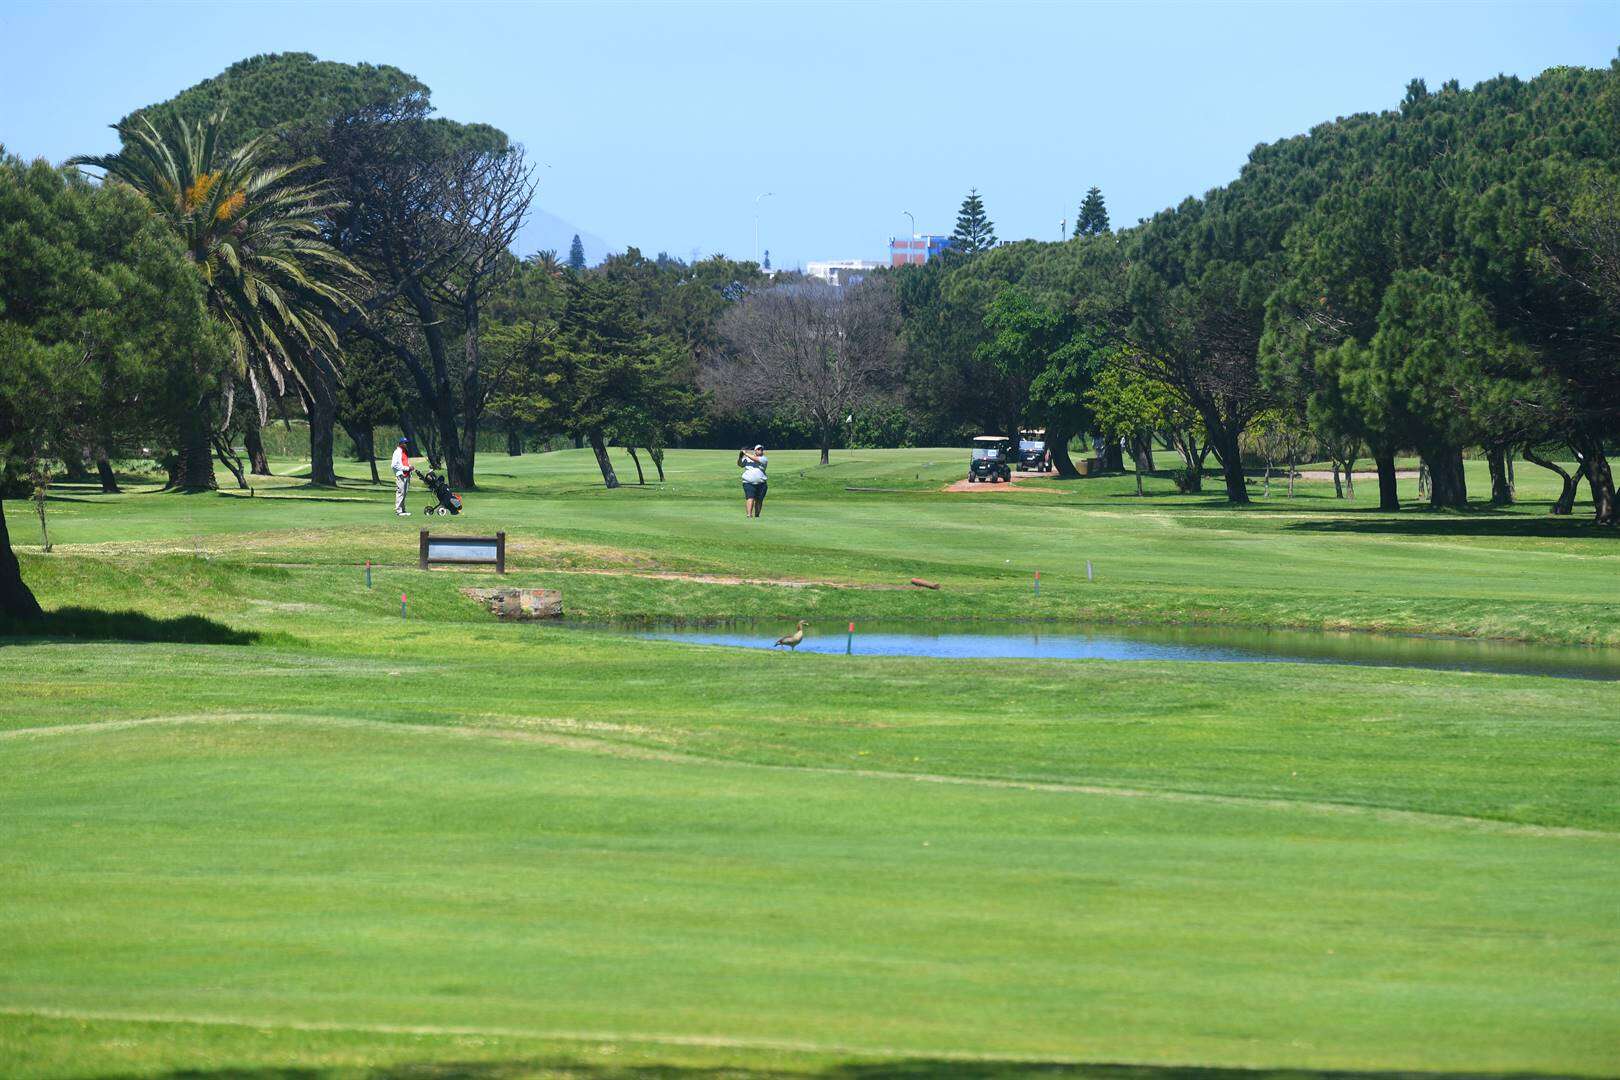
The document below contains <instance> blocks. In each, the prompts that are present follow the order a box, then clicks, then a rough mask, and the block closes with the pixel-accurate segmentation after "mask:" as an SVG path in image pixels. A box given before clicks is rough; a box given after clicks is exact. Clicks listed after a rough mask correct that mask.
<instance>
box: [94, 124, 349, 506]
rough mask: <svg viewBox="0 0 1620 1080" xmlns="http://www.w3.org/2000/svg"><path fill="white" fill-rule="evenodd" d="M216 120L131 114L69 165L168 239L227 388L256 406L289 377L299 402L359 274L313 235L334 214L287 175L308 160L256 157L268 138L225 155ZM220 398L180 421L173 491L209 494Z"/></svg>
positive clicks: (320, 374) (311, 188)
mask: <svg viewBox="0 0 1620 1080" xmlns="http://www.w3.org/2000/svg"><path fill="white" fill-rule="evenodd" d="M223 123H224V114H223V113H220V114H216V115H214V116H211V117H209V118H208V119H207V120H203V121H198V122H197V123H196V124H194V125H191V126H187V125H186V124H185V123H183V122H182V121H180V120H178V119H175V120H174V121H172V123H171V124H170V125H169V130H168V131H167V132H160V131H159V130H158V129H157V128H156V127H154V126H153V125H152V123H151V122H150V121H148V120H147V119H146V118H145V117H144V116H139V117H136V118H135V120H134V121H133V122H132V123H130V124H127V125H125V126H124V127H122V128H120V129H119V134H120V135H122V136H123V140H124V148H123V149H122V150H121V151H119V152H118V153H116V154H105V155H99V156H84V157H76V158H73V159H71V161H70V164H74V165H87V166H92V167H94V168H99V169H103V170H105V171H106V174H107V177H108V178H109V179H111V180H114V181H117V182H121V183H125V184H128V185H129V186H130V187H132V188H134V189H135V190H136V191H137V192H139V193H140V194H141V195H142V196H143V197H144V198H145V199H146V201H147V202H148V203H149V204H150V205H151V207H152V209H153V211H154V212H155V213H157V214H158V215H159V216H160V217H162V218H163V219H164V220H165V221H167V222H168V223H169V225H170V226H171V227H172V228H173V229H174V231H175V233H176V234H177V235H179V237H180V239H181V240H182V241H183V242H184V244H185V246H186V250H187V251H188V252H189V253H190V255H191V258H192V261H193V262H195V263H196V265H197V270H198V272H199V273H200V274H202V277H203V281H204V282H205V283H206V285H207V288H208V301H209V307H210V309H211V310H212V312H213V314H214V315H215V317H216V318H218V319H219V320H220V322H221V323H223V324H224V325H225V326H226V327H227V328H228V329H229V331H230V336H231V341H232V345H233V347H232V353H233V355H232V356H231V358H230V360H231V363H230V364H229V365H228V366H227V367H226V370H225V373H224V374H225V376H226V380H227V383H228V382H229V380H231V379H233V378H241V377H244V376H245V377H246V378H247V379H248V381H249V382H250V384H251V385H252V388H253V396H254V399H255V401H257V402H259V403H261V408H262V403H263V402H264V400H265V396H264V382H265V380H268V381H269V382H270V383H273V384H274V385H275V387H276V390H277V393H284V392H285V391H286V389H287V383H288V381H289V380H290V381H292V382H294V383H295V384H296V385H297V386H298V388H299V389H300V390H301V391H302V392H304V393H305V394H306V397H307V395H308V390H309V383H310V382H311V381H313V380H316V379H321V378H328V377H330V369H331V365H332V362H333V358H334V357H335V356H336V354H337V351H338V337H337V332H336V331H335V330H334V329H333V327H332V324H331V322H330V314H331V313H332V312H335V311H342V310H345V309H348V308H352V307H354V301H353V300H352V299H351V297H350V295H349V290H350V289H351V288H352V287H353V286H355V285H357V284H359V283H360V282H361V281H362V280H363V279H364V274H363V273H362V271H360V270H359V269H358V268H357V267H356V266H355V265H354V264H353V263H351V262H350V261H349V260H348V259H346V258H344V257H343V255H342V254H340V253H339V252H338V251H337V250H336V249H335V248H333V247H332V246H331V245H329V244H327V243H326V242H325V240H324V239H323V238H322V235H321V228H320V222H321V219H322V217H323V216H324V215H327V214H329V213H331V212H332V211H333V210H334V209H336V208H337V206H338V204H337V203H335V202H334V201H332V200H331V199H330V198H329V196H328V193H327V189H326V188H325V186H323V185H320V184H303V183H298V182H297V181H296V179H295V176H296V174H297V173H298V172H299V171H300V170H302V169H304V168H307V167H308V166H309V165H311V164H312V163H313V162H310V161H302V162H297V163H294V164H275V163H270V162H268V161H266V158H267V155H268V151H269V149H270V143H269V136H268V135H261V136H260V137H258V138H256V139H253V140H251V141H250V142H248V143H245V144H244V145H242V146H240V147H238V148H236V149H235V150H231V151H228V152H227V151H225V150H223V149H222V148H221V144H220V129H221V127H222V125H223ZM227 389H228V386H227ZM229 397H230V395H229V394H228V393H217V392H211V393H210V394H208V395H207V397H206V399H205V400H204V401H201V402H199V408H198V409H196V410H194V415H193V416H191V417H189V418H188V423H186V424H184V425H183V427H182V433H181V442H182V446H181V448H180V467H179V470H178V476H177V481H178V483H179V486H181V487H213V486H214V484H213V476H214V470H213V462H212V459H211V457H210V456H209V439H210V436H211V435H212V433H213V430H212V429H213V416H212V414H213V412H214V408H213V406H214V404H215V403H216V402H218V401H225V400H229Z"/></svg>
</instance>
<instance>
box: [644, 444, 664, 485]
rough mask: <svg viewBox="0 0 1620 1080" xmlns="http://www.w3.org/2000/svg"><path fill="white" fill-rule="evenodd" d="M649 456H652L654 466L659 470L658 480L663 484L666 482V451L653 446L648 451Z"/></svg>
mask: <svg viewBox="0 0 1620 1080" xmlns="http://www.w3.org/2000/svg"><path fill="white" fill-rule="evenodd" d="M647 456H648V457H650V458H652V463H653V468H655V469H657V470H658V482H659V483H660V484H662V483H663V482H664V451H663V450H662V449H661V448H659V447H656V446H655V447H651V448H649V449H648V451H647Z"/></svg>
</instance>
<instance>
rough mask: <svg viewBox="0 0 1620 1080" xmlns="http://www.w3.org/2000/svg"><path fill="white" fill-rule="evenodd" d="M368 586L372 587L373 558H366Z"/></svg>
mask: <svg viewBox="0 0 1620 1080" xmlns="http://www.w3.org/2000/svg"><path fill="white" fill-rule="evenodd" d="M366 588H368V589H369V588H371V560H370V559H367V560H366Z"/></svg>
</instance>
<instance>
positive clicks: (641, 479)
mask: <svg viewBox="0 0 1620 1080" xmlns="http://www.w3.org/2000/svg"><path fill="white" fill-rule="evenodd" d="M625 449H626V450H628V451H630V460H631V461H633V462H635V463H636V484H637V486H639V487H646V486H647V477H646V474H644V473H643V472H642V471H641V458H640V457H638V456H637V455H636V448H635V447H633V446H627V447H625Z"/></svg>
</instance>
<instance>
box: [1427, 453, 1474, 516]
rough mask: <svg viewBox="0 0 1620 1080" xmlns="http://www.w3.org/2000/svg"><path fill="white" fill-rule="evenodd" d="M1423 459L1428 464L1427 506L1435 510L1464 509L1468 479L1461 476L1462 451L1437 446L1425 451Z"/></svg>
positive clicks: (1466, 499)
mask: <svg viewBox="0 0 1620 1080" xmlns="http://www.w3.org/2000/svg"><path fill="white" fill-rule="evenodd" d="M1423 460H1424V461H1425V462H1426V463H1427V464H1428V466H1429V506H1430V507H1431V508H1433V509H1435V510H1440V509H1450V510H1463V509H1466V508H1467V506H1468V481H1467V479H1466V478H1465V477H1464V476H1463V460H1462V451H1461V450H1460V449H1457V448H1455V447H1450V446H1446V447H1439V448H1435V449H1431V450H1429V451H1428V452H1426V453H1425V454H1424V455H1423Z"/></svg>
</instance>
